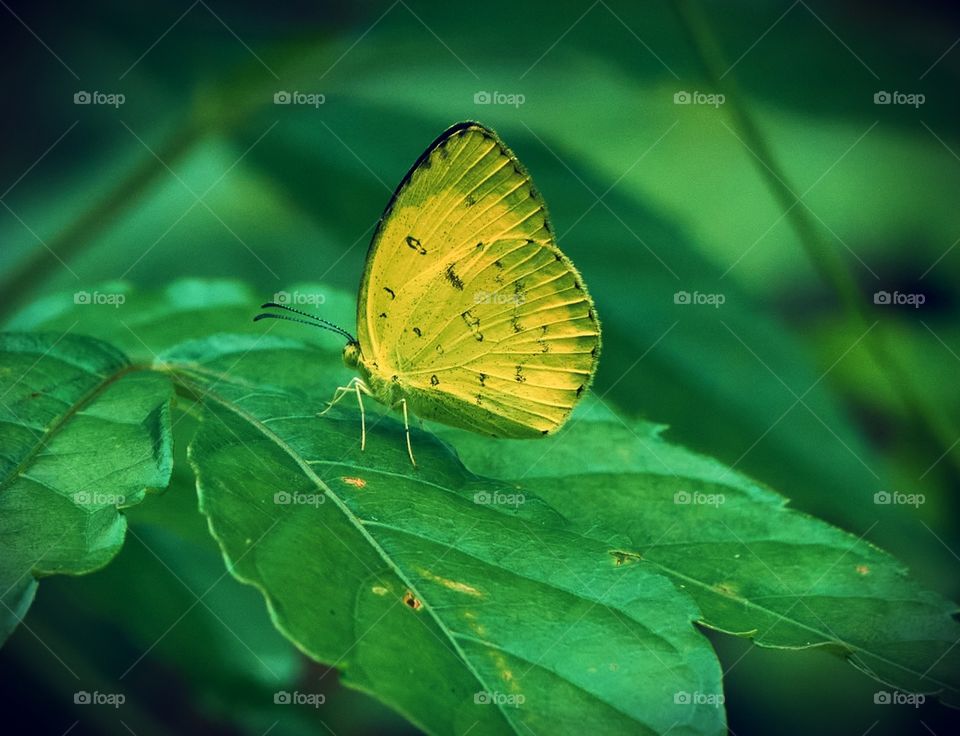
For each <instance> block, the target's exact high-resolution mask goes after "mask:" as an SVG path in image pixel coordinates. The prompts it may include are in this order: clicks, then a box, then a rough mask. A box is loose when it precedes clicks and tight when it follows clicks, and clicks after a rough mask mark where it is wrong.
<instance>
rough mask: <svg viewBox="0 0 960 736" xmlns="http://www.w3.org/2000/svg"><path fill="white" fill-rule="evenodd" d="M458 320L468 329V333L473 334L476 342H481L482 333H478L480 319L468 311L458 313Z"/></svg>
mask: <svg viewBox="0 0 960 736" xmlns="http://www.w3.org/2000/svg"><path fill="white" fill-rule="evenodd" d="M460 319H462V320H463V322H464V324H466V326H467V327H469V328H470V332H471V333H473V336H474V337H475V338H476V340H477V342H483V333H482V332H480V318H479V317H476V316H474V314H473V312H471V311H470V310H469V309H468V310H467V311H466V312H461V313H460Z"/></svg>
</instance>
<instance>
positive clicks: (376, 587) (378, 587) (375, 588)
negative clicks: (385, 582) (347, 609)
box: [370, 585, 390, 595]
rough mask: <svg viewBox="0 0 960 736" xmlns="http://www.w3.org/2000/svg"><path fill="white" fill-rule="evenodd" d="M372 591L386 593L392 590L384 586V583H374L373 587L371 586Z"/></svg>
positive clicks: (377, 593) (375, 593)
mask: <svg viewBox="0 0 960 736" xmlns="http://www.w3.org/2000/svg"><path fill="white" fill-rule="evenodd" d="M370 592H372V593H373V594H374V595H386V594H387V593H389V592H390V591H389V589H387V588H384V587H383V586H382V585H374V586H373V587H372V588H370Z"/></svg>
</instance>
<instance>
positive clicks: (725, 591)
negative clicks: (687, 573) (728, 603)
mask: <svg viewBox="0 0 960 736" xmlns="http://www.w3.org/2000/svg"><path fill="white" fill-rule="evenodd" d="M713 589H714V590H715V591H717V592H718V593H720V594H721V595H725V596H727V597H728V598H736V597H737V596H738V595H739V594H740V591H739V589H738V588H737V586H736V585H734V584H733V583H716V584H715V585H714V586H713Z"/></svg>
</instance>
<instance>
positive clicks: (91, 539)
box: [0, 333, 172, 633]
mask: <svg viewBox="0 0 960 736" xmlns="http://www.w3.org/2000/svg"><path fill="white" fill-rule="evenodd" d="M0 386H2V394H0V420H2V421H0V443H2V447H3V452H2V455H0V547H2V556H0V583H2V584H3V589H4V591H6V593H5V594H4V596H3V599H4V604H5V607H4V609H3V611H2V614H0V615H2V616H3V618H4V622H3V627H2V630H3V631H4V632H6V633H9V631H10V630H12V629H13V628H14V627H15V626H16V624H17V623H18V622H19V621H20V620H21V619H22V616H23V613H24V612H25V610H26V608H27V607H28V605H29V602H30V601H31V600H32V597H33V588H34V586H33V584H32V583H31V580H32V578H33V577H42V576H45V575H53V574H57V573H66V574H73V575H77V574H81V573H86V572H90V571H92V570H96V569H98V568H100V567H102V566H103V565H105V564H107V562H109V560H110V559H111V558H112V557H113V556H114V555H115V554H116V553H117V551H118V550H119V549H120V546H121V545H122V544H123V538H124V533H125V531H126V520H125V518H124V516H123V514H122V513H121V512H120V511H119V509H120V508H123V507H127V506H132V505H134V504H136V503H139V502H140V501H141V500H142V499H143V497H144V493H145V491H146V490H147V489H151V488H161V487H164V486H165V485H166V484H167V481H168V479H169V477H170V472H171V467H172V459H171V440H170V426H169V424H170V419H169V402H170V399H171V394H172V391H171V386H170V382H169V380H168V379H167V378H165V377H164V376H161V375H159V374H156V373H150V372H145V371H142V370H137V369H136V368H135V367H134V366H133V365H131V364H130V362H129V361H128V360H127V359H126V358H125V357H124V356H123V355H122V354H121V353H119V352H118V351H117V350H115V349H114V348H112V347H110V346H109V345H106V344H104V343H102V342H100V341H98V340H93V339H89V338H83V337H78V336H73V335H68V334H62V335H56V334H18V333H3V334H0ZM8 596H13V597H12V598H11V600H12V601H13V603H11V602H9V601H8Z"/></svg>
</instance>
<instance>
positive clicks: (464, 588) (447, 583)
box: [418, 568, 483, 598]
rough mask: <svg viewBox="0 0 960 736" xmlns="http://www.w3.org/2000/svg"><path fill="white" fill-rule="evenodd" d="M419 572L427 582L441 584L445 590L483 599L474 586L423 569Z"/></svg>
mask: <svg viewBox="0 0 960 736" xmlns="http://www.w3.org/2000/svg"><path fill="white" fill-rule="evenodd" d="M418 572H419V573H420V574H421V575H422V576H423V577H425V578H426V579H427V580H432V581H433V582H435V583H440V585H442V586H443V587H444V588H448V589H449V590H453V591H456V592H457V593H464V594H466V595H472V596H473V597H475V598H482V597H483V593H481V592H480V591H479V590H477V589H476V588H474V587H473V586H472V585H467V584H466V583H461V582H460V581H458V580H450V578H444V577H441V576H439V575H436V574H434V573H432V572H430V571H429V570H426V569H423V568H421V569H420V570H418Z"/></svg>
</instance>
